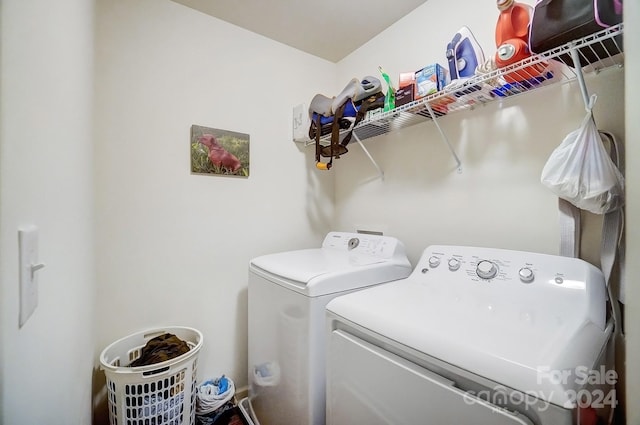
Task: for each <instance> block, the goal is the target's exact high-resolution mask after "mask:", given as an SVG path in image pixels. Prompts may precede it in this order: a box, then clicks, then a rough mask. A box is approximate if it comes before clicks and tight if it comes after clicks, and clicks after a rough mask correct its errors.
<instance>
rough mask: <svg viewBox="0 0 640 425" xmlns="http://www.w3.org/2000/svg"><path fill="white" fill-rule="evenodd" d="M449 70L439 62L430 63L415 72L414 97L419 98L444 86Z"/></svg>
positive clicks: (446, 82)
mask: <svg viewBox="0 0 640 425" xmlns="http://www.w3.org/2000/svg"><path fill="white" fill-rule="evenodd" d="M448 74H449V71H447V70H446V69H444V68H443V67H442V66H441V65H440V64H437V63H435V64H432V65H429V66H426V67H424V68H422V69H421V70H419V71H416V73H415V79H416V93H415V99H416V100H417V99H420V98H422V97H425V96H427V95H429V94H432V93H436V92H438V91H440V90H442V89H443V88H444V86H446V85H447V84H448V83H449V81H448V79H449V76H448Z"/></svg>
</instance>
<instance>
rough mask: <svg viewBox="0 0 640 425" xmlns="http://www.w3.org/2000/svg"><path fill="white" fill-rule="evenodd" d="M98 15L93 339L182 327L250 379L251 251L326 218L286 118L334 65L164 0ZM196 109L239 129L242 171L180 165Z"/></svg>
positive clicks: (214, 360)
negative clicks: (246, 145)
mask: <svg viewBox="0 0 640 425" xmlns="http://www.w3.org/2000/svg"><path fill="white" fill-rule="evenodd" d="M97 16H98V25H97V27H98V29H97V67H96V94H97V98H96V99H97V100H96V127H95V131H96V148H95V150H96V169H95V171H96V196H97V208H96V228H97V235H96V237H97V252H96V254H97V257H96V259H97V272H98V303H97V317H98V327H97V335H98V341H97V343H98V349H99V350H102V349H103V348H104V347H106V346H107V345H108V344H109V343H111V342H112V341H114V340H115V339H117V338H120V337H123V336H126V335H129V334H131V333H133V332H136V331H139V330H143V329H149V328H153V327H156V326H163V325H172V324H175V325H184V326H192V327H195V328H197V329H199V330H200V331H202V332H203V334H204V341H205V345H204V348H203V351H202V352H201V354H200V356H199V359H200V363H199V378H201V379H202V378H209V377H215V376H219V375H220V374H223V373H224V374H226V375H227V376H229V377H231V378H232V379H234V381H235V382H236V385H237V386H238V387H242V386H245V385H247V340H246V336H247V329H246V326H247V278H248V275H247V272H248V263H249V260H250V259H251V258H252V257H255V256H258V255H261V254H266V253H271V252H276V251H282V250H289V249H295V248H301V247H310V246H318V244H319V243H320V242H321V240H322V238H323V237H324V235H325V234H326V232H327V231H328V230H329V229H330V228H331V227H332V222H331V218H332V216H333V206H332V204H333V194H332V186H333V180H332V179H333V174H331V173H324V174H323V173H318V172H316V170H315V167H314V159H313V149H312V148H306V149H305V148H302V147H300V146H299V145H296V144H294V143H293V142H292V134H291V133H292V132H291V127H292V119H291V117H292V107H293V105H295V104H298V103H303V102H308V100H310V99H311V97H312V96H313V95H314V94H315V93H316V91H318V90H324V91H327V92H331V91H332V90H333V89H334V86H335V64H333V63H330V62H327V61H324V60H321V59H318V58H316V57H313V56H310V55H308V54H305V53H302V52H299V51H297V50H294V49H291V48H290V47H287V46H285V45H282V44H279V43H275V42H273V41H271V40H268V39H266V38H264V37H262V36H258V35H256V34H253V33H250V32H248V31H245V30H242V29H240V28H238V27H235V26H232V25H230V24H228V23H226V22H223V21H220V20H217V19H214V18H212V17H210V16H207V15H204V14H201V13H199V12H196V11H194V10H191V9H189V8H186V7H184V6H182V5H180V4H176V3H173V2H171V1H168V0H165V1H154V0H142V1H136V2H130V1H127V0H102V1H99V2H98V13H97ZM192 124H197V125H203V126H207V127H214V128H220V129H226V130H232V131H236V132H241V133H247V134H249V135H250V151H251V164H250V176H249V178H247V179H245V178H237V177H216V176H201V175H191V174H190V164H189V161H190V157H189V152H190V151H189V140H190V135H189V129H190V126H191V125H192Z"/></svg>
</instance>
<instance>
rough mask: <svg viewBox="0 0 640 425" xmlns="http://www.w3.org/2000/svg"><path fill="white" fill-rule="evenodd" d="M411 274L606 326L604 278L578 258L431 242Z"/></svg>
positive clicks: (435, 284) (449, 288)
mask: <svg viewBox="0 0 640 425" xmlns="http://www.w3.org/2000/svg"><path fill="white" fill-rule="evenodd" d="M410 279H412V280H413V281H416V282H419V283H420V284H424V285H428V286H430V287H432V288H437V290H438V293H440V294H446V293H448V292H451V293H452V294H454V293H455V294H456V295H455V296H456V297H460V296H462V295H461V294H467V296H470V295H472V294H473V297H474V298H476V300H479V299H482V300H484V301H483V302H485V303H486V305H487V306H489V307H496V306H500V305H504V306H507V305H510V306H512V307H515V306H516V305H517V306H518V308H520V309H522V310H523V311H536V312H537V315H538V316H542V317H544V316H547V317H551V316H556V315H560V316H558V317H561V316H562V317H563V316H565V315H567V314H571V313H570V311H571V310H575V311H576V312H580V314H585V313H586V314H587V315H588V316H591V317H590V320H591V321H592V322H594V323H596V324H598V326H600V327H604V321H605V313H604V305H605V299H606V286H605V282H604V277H603V275H602V272H601V271H600V270H599V269H597V268H596V267H595V266H593V265H591V264H589V263H587V262H586V261H583V260H581V259H578V258H569V257H561V256H555V255H548V254H541V253H533V252H524V251H513V250H504V249H495V248H483V247H468V246H450V245H432V246H429V247H428V248H426V249H425V250H424V251H423V254H422V256H421V257H420V260H419V262H418V265H417V266H416V267H415V269H414V271H413V272H412V274H411V276H410ZM489 307H487V308H489Z"/></svg>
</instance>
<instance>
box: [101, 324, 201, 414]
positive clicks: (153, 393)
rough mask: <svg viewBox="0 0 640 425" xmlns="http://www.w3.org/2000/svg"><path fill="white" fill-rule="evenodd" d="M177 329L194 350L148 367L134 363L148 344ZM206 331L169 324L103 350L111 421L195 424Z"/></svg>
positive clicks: (128, 337) (177, 333) (178, 334)
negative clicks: (199, 368)
mask: <svg viewBox="0 0 640 425" xmlns="http://www.w3.org/2000/svg"><path fill="white" fill-rule="evenodd" d="M165 333H170V334H174V335H175V336H177V337H178V338H180V339H181V340H183V341H184V342H186V343H187V345H189V348H190V350H189V351H188V352H187V353H184V354H182V355H181V356H178V357H176V358H173V359H170V360H167V361H164V362H160V363H155V364H152V365H148V366H138V367H129V366H128V365H129V364H131V362H133V361H134V360H136V359H137V358H139V357H140V355H141V352H142V348H143V347H144V346H145V345H146V343H147V342H148V341H149V340H151V339H152V338H155V337H157V336H160V335H162V334H165ZM201 347H202V334H201V333H200V332H199V331H197V330H196V329H192V328H187V327H166V328H158V329H151V330H147V331H143V332H139V333H135V334H132V335H129V336H127V337H124V338H122V339H119V340H118V341H116V342H114V343H113V344H111V345H109V346H108V347H107V348H105V349H104V350H103V351H102V354H101V355H100V364H101V368H102V369H103V370H104V373H105V376H106V378H107V392H108V398H109V400H108V402H109V423H110V424H111V425H187V424H188V425H194V424H195V413H196V369H197V359H198V352H199V351H200V348H201Z"/></svg>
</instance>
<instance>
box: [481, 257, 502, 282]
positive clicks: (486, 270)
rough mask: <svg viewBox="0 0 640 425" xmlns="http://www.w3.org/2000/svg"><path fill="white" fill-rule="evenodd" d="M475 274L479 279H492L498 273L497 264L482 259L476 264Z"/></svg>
mask: <svg viewBox="0 0 640 425" xmlns="http://www.w3.org/2000/svg"><path fill="white" fill-rule="evenodd" d="M476 274H477V275H478V277H480V278H481V279H493V278H494V277H496V275H497V274H498V266H496V265H495V264H494V263H492V262H491V261H488V260H482V261H480V262H479V263H478V265H477V266H476Z"/></svg>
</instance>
